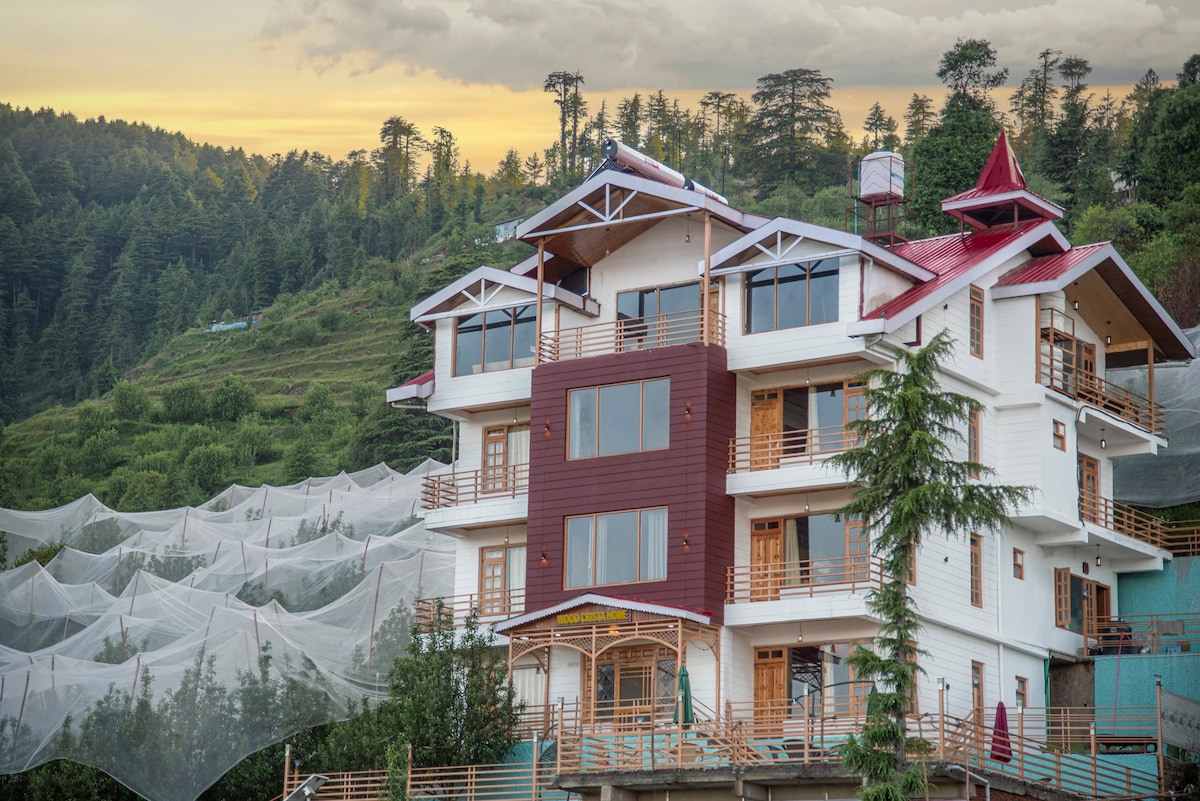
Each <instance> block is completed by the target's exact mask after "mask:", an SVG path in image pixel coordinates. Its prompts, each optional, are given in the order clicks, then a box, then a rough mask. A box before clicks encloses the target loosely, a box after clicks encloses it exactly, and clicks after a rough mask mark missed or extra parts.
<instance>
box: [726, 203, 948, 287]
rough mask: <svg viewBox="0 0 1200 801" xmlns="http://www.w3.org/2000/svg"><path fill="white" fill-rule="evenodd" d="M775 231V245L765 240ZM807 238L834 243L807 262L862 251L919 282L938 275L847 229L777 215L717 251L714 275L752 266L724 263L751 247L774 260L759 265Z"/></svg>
mask: <svg viewBox="0 0 1200 801" xmlns="http://www.w3.org/2000/svg"><path fill="white" fill-rule="evenodd" d="M772 234H774V237H773V240H774V241H773V244H767V245H764V244H763V242H764V241H767V240H771V239H772V236H771V235H772ZM805 240H813V241H816V242H821V243H823V244H827V245H831V246H833V247H832V249H831V250H830V251H829V253H828V254H820V255H818V256H813V257H805V260H806V261H809V260H811V259H812V258H819V257H821V255H828V256H834V255H843V254H849V253H861V254H863V255H864V256H867V257H868V258H870V259H871V260H873V261H874V262H875V263H876V264H877V265H879V266H881V267H886V268H888V269H890V270H894V271H896V272H898V273H900V274H902V275H905V276H908V277H909V278H912V279H914V280H917V281H929V280H931V279H933V278H935V277H936V276H935V274H934V273H933V272H931V271H929V270H927V269H925V268H924V267H922V266H920V265H919V264H917V263H915V262H911V261H908V260H907V259H902V258H900V257H899V256H897V255H896V254H895V253H893V252H892V251H890V250H888V249H887V248H885V247H882V246H880V245H878V244H876V243H875V242H872V241H871V240H869V239H866V238H864V237H861V236H858V235H857V234H848V233H846V232H845V231H837V230H834V229H833V228H825V227H823V226H820V225H813V224H812V223H806V222H801V221H800V220H791V219H788V218H786V217H775V218H774V219H772V220H770V221H769V222H767V224H766V225H763V226H762V227H761V228H758V229H756V230H754V231H751V232H750V233H748V234H746V235H745V236H743V237H741V238H740V239H738V240H736V241H735V242H732V243H731V244H729V245H726V246H725V247H723V248H721V249H720V250H718V251H717V252H716V253H714V254H713V255H712V264H713V270H712V274H713V275H727V274H729V273H737V272H745V271H746V270H749V269H752V267H751V266H750V265H749V264H746V265H732V266H729V267H723V266H721V265H723V264H725V263H726V262H728V261H730V260H731V259H733V258H735V257H736V256H739V255H741V254H742V253H744V252H745V251H747V250H749V249H751V248H754V249H757V250H759V251H761V252H762V253H765V254H767V256H768V257H769V258H770V259H771V261H768V262H762V261H760V262H757V263H756V264H757V266H763V265H765V264H776V263H781V262H783V261H784V260H786V259H787V255H788V253H790V252H791V250H792V249H793V248H795V247H796V246H797V245H799V244H800V243H801V242H803V241H805Z"/></svg>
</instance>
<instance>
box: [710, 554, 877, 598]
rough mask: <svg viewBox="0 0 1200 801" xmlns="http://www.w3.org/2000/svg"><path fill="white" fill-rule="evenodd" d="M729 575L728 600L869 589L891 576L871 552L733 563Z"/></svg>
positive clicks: (812, 596)
mask: <svg viewBox="0 0 1200 801" xmlns="http://www.w3.org/2000/svg"><path fill="white" fill-rule="evenodd" d="M726 575H727V582H726V595H725V603H727V604H736V603H748V602H749V603H754V602H759V601H778V600H780V599H788V598H815V597H817V596H818V595H828V594H832V593H842V594H845V593H865V592H867V591H868V590H873V589H877V588H878V587H879V586H880V585H882V584H883V582H884V581H886V580H887V576H886V574H885V573H884V572H883V564H882V562H880V561H879V560H878V559H877V558H875V557H868V556H851V557H841V558H838V559H808V560H803V561H797V562H777V563H774V564H761V565H732V566H730V567H729V568H728V569H727V574H726Z"/></svg>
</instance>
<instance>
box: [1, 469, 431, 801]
mask: <svg viewBox="0 0 1200 801" xmlns="http://www.w3.org/2000/svg"><path fill="white" fill-rule="evenodd" d="M438 467H441V465H439V464H438V463H436V462H428V463H426V464H425V465H422V466H421V467H419V468H417V469H416V470H414V471H412V472H411V473H408V474H406V475H405V474H400V473H397V472H395V471H393V470H391V469H390V468H388V467H387V466H386V465H378V466H376V467H373V468H370V469H368V470H363V471H361V472H358V473H353V474H345V473H343V474H341V475H338V476H333V477H330V478H318V479H309V480H307V481H305V482H303V483H301V484H296V485H293V486H289V487H269V486H264V487H259V488H257V489H249V488H246V487H239V486H233V487H230V488H229V489H227V490H226V491H225V492H223V493H221V494H220V495H218V496H217V497H215V498H213V499H212V500H210V501H208V502H207V503H205V504H204V505H202V506H200V507H197V508H187V509H173V510H169V511H162V512H144V513H136V514H125V513H120V512H115V511H113V510H111V509H109V508H107V507H105V506H104V505H103V504H101V503H100V502H99V501H97V500H96V499H95V498H94V497H91V496H89V497H86V498H82V499H80V500H78V501H75V502H74V503H71V504H68V505H67V506H63V507H60V508H58V509H51V510H48V511H45V512H17V511H12V510H8V509H0V531H3V532H5V533H6V534H7V537H8V544H9V554H10V557H12V556H15V555H19V554H21V553H23V552H24V551H26V550H27V549H29V548H31V547H35V546H38V545H42V544H45V543H49V542H58V541H62V542H65V543H66V545H67V547H65V548H63V549H62V551H61V552H60V553H59V554H58V556H56V557H55V558H54V559H53V560H52V561H51V562H50V563H49V564H48V565H46V567H45V568H44V569H43V568H42V567H40V566H39V565H38V564H37V563H36V562H31V563H29V564H26V565H23V566H22V567H19V568H15V569H11V570H5V571H4V572H2V573H0V773H16V772H20V771H23V770H27V769H29V768H31V767H34V766H36V765H39V764H41V763H43V762H47V761H49V760H52V759H57V758H60V757H62V758H67V759H72V760H75V761H78V762H84V763H87V764H90V765H94V766H96V767H98V768H100V769H102V770H104V771H106V772H108V773H110V774H111V775H113V776H114V777H116V778H117V779H118V780H120V781H121V782H122V783H124V784H126V785H127V786H129V787H130V788H132V789H133V790H135V791H136V792H138V793H140V794H141V795H143V796H145V797H147V798H152V799H155V801H192V799H194V798H196V796H198V795H199V794H200V793H201V792H202V791H203V790H204V789H205V788H207V787H208V786H209V785H211V784H212V783H213V782H215V781H216V780H217V779H218V778H220V777H221V775H222V774H224V773H225V772H226V771H227V770H228V769H229V768H231V767H232V766H233V765H235V764H236V763H237V762H238V761H240V760H241V759H243V758H244V757H246V756H248V755H249V754H251V753H253V752H254V751H257V750H259V749H260V748H263V747H265V746H267V745H270V744H271V743H274V742H278V741H279V740H281V739H282V738H284V737H287V736H288V735H290V734H292V733H294V732H296V731H298V730H300V729H302V728H304V727H307V726H313V725H317V724H321V723H327V722H330V721H333V720H339V719H344V718H345V717H346V716H347V715H348V714H349V713H350V711H351V707H353V706H355V705H357V704H358V703H359V701H360V699H362V698H363V697H366V698H368V699H370V700H371V701H378V700H379V699H380V698H382V697H384V696H386V694H387V687H388V682H387V671H388V668H389V667H390V665H391V663H392V660H393V659H394V658H395V657H396V656H397V655H399V654H400V653H401V652H402V651H403V649H404V647H405V644H406V643H407V637H408V622H409V617H408V610H411V608H412V604H413V601H414V599H415V598H417V597H422V596H438V595H447V594H449V593H450V592H451V589H452V585H453V570H454V546H453V542H452V541H451V540H450V539H449V538H448V537H446V536H444V535H437V534H433V533H430V532H426V531H425V527H424V524H423V522H422V521H421V520H420V519H418V517H417V515H418V513H419V506H418V498H419V497H420V486H421V479H422V477H423V475H424V474H426V473H428V472H429V471H431V470H433V469H436V468H438ZM5 567H6V566H5Z"/></svg>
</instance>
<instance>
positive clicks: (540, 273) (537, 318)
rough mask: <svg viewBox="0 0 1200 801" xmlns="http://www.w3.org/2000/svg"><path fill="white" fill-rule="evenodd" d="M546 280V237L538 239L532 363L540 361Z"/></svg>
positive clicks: (536, 363)
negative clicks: (544, 284) (543, 298)
mask: <svg viewBox="0 0 1200 801" xmlns="http://www.w3.org/2000/svg"><path fill="white" fill-rule="evenodd" d="M545 280H546V237H542V238H541V239H539V240H538V265H537V307H536V308H535V309H534V311H533V327H534V328H536V329H537V336H536V337H534V340H533V363H534V364H535V365H538V364H541V363H542V285H543V282H545Z"/></svg>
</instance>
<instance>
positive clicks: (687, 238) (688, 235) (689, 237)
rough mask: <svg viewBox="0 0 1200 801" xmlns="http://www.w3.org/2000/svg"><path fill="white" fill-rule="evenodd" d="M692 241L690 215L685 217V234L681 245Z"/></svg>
mask: <svg viewBox="0 0 1200 801" xmlns="http://www.w3.org/2000/svg"><path fill="white" fill-rule="evenodd" d="M691 241H692V215H690V214H689V215H687V233H685V234H684V235H683V243H684V244H685V245H686V244H688V243H690V242H691Z"/></svg>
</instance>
